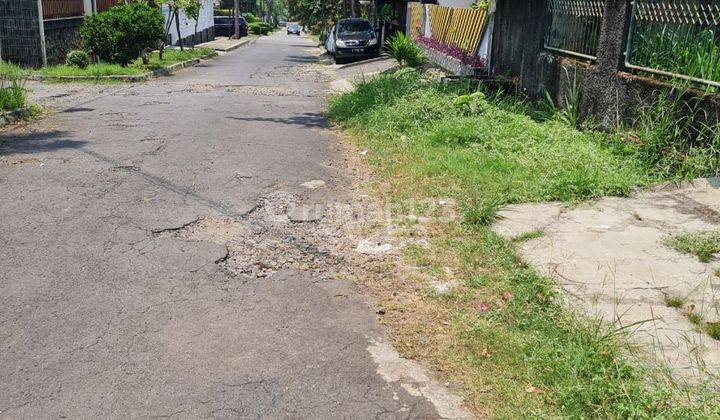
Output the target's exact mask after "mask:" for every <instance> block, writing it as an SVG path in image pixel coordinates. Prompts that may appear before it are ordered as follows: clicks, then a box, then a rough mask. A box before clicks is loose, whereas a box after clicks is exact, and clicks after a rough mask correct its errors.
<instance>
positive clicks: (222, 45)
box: [197, 36, 257, 52]
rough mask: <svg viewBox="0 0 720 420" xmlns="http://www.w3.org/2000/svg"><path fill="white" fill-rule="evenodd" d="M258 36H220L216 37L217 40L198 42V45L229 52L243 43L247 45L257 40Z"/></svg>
mask: <svg viewBox="0 0 720 420" xmlns="http://www.w3.org/2000/svg"><path fill="white" fill-rule="evenodd" d="M256 39H257V37H255V36H246V37H244V38H240V39H231V38H225V37H218V38H215V40H213V41H210V42H205V43H203V44H198V45H197V46H198V47H199V48H212V49H213V50H215V51H222V52H229V51H233V50H236V49H238V48H240V47H242V46H243V45H247V44H249V43H251V42H253V41H255V40H256Z"/></svg>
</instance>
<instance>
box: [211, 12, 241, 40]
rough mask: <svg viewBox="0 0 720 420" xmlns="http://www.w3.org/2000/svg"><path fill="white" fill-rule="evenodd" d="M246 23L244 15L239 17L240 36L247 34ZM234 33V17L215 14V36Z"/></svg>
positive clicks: (229, 35)
mask: <svg viewBox="0 0 720 420" xmlns="http://www.w3.org/2000/svg"><path fill="white" fill-rule="evenodd" d="M247 34H248V24H247V21H246V20H245V18H244V17H241V18H240V36H241V37H243V36H247ZM233 35H235V18H232V17H228V16H215V36H226V37H228V38H229V37H231V36H233Z"/></svg>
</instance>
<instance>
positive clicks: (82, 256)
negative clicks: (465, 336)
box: [0, 34, 439, 419]
mask: <svg viewBox="0 0 720 420" xmlns="http://www.w3.org/2000/svg"><path fill="white" fill-rule="evenodd" d="M315 54H316V53H315V52H314V49H313V44H312V42H311V41H309V40H307V39H304V38H296V37H292V38H289V37H287V36H285V35H282V34H278V35H274V36H272V37H268V38H263V39H261V40H259V41H258V42H256V43H255V44H253V45H251V46H248V47H244V48H242V49H240V50H237V51H234V52H232V53H230V54H227V55H225V56H223V57H221V58H219V59H216V60H212V61H208V62H205V63H203V64H201V65H200V66H198V67H195V68H192V69H188V70H186V71H183V72H182V73H180V74H178V75H176V76H173V77H168V78H162V79H157V80H154V81H151V82H148V83H145V84H137V85H121V86H111V87H104V88H103V94H102V95H96V96H93V97H91V98H89V99H87V98H85V99H83V100H82V102H81V103H76V104H75V105H74V106H71V107H70V108H68V109H67V110H66V111H65V112H59V113H57V114H54V115H52V116H49V117H47V118H45V119H42V120H40V121H38V122H35V123H32V124H30V125H28V126H26V127H24V128H16V129H13V130H5V131H2V132H0V217H1V220H2V222H1V223H0V247H1V250H2V251H1V252H0V268H1V270H0V296H2V303H3V304H2V305H0V346H2V349H1V351H0V418H27V417H40V418H51V417H54V418H57V417H70V418H78V417H83V418H87V417H112V418H117V417H124V418H126V417H185V418H197V417H241V418H317V419H319V418H363V419H364V418H437V417H439V416H438V414H437V411H436V408H435V406H434V405H433V404H432V403H431V402H430V401H429V400H427V399H425V398H424V397H423V396H420V395H418V393H416V392H410V391H412V389H410V388H409V387H408V386H401V385H400V384H398V383H396V382H388V381H387V380H385V379H383V376H382V375H380V374H379V373H378V366H377V365H376V364H375V362H374V361H373V359H372V357H371V355H370V354H369V353H368V346H369V343H370V341H371V340H373V339H374V338H376V337H382V335H383V330H382V329H381V328H380V327H379V325H378V323H377V320H376V315H375V313H374V311H373V309H372V308H371V306H370V305H369V304H368V303H367V302H365V301H364V300H363V298H361V297H360V296H359V295H358V294H357V293H356V292H354V291H353V290H354V289H353V288H352V286H351V285H349V284H347V283H343V282H339V281H325V280H323V279H321V278H318V277H316V276H315V275H314V274H313V273H312V272H310V271H302V270H293V269H280V270H278V271H276V272H274V273H273V274H272V275H270V276H267V277H253V276H245V275H241V274H238V273H233V272H230V271H228V270H227V269H224V267H223V266H222V262H223V261H225V260H226V259H227V258H228V249H227V247H225V246H223V245H222V244H219V243H215V242H212V241H203V240H189V239H187V238H183V237H180V236H177V235H168V234H165V233H168V232H173V231H175V230H178V229H181V228H182V227H184V226H190V225H192V223H193V222H196V221H197V220H199V219H203V218H217V219H224V220H237V221H242V220H243V219H244V218H246V217H248V215H249V214H250V213H251V212H253V211H257V209H258V206H259V205H260V203H262V199H263V197H267V196H268V195H270V194H273V193H275V192H277V191H282V192H284V193H287V194H295V195H298V196H302V197H305V198H306V199H307V200H312V201H313V202H331V201H337V200H342V198H343V196H344V194H346V192H345V185H346V182H347V180H346V178H345V177H346V175H344V174H343V172H342V170H341V169H340V165H338V164H337V161H338V160H340V159H341V157H340V146H339V145H338V144H337V143H336V140H337V139H336V138H335V137H334V135H333V134H332V132H331V131H330V130H328V129H327V123H326V121H325V119H324V117H323V114H322V107H323V97H322V95H323V93H324V92H325V91H326V90H327V85H328V82H329V80H330V79H329V76H328V74H327V72H326V71H324V70H323V69H322V68H321V67H320V66H318V65H316V64H315V63H314V62H315ZM318 179H321V180H324V181H325V182H326V187H325V188H319V189H317V190H311V191H310V190H308V189H307V188H304V187H302V186H301V184H302V183H305V182H307V181H310V180H318ZM409 389H410V390H409Z"/></svg>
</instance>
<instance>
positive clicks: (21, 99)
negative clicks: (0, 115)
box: [0, 73, 27, 111]
mask: <svg viewBox="0 0 720 420" xmlns="http://www.w3.org/2000/svg"><path fill="white" fill-rule="evenodd" d="M26 93H27V90H26V89H25V78H24V77H23V76H22V75H21V74H20V73H17V74H8V75H6V76H5V78H4V79H0V110H3V111H9V110H13V109H18V108H22V107H24V106H25V104H26Z"/></svg>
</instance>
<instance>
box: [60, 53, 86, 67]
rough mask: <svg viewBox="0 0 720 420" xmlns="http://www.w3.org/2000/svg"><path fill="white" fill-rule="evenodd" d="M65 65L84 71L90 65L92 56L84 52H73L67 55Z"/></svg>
mask: <svg viewBox="0 0 720 420" xmlns="http://www.w3.org/2000/svg"><path fill="white" fill-rule="evenodd" d="M65 64H66V65H68V66H71V67H77V68H79V69H84V68H86V67H87V66H89V65H90V54H88V53H87V51H83V50H72V51H70V52H69V53H68V54H67V57H66V58H65Z"/></svg>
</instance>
